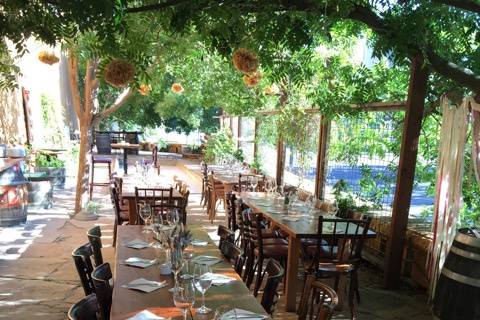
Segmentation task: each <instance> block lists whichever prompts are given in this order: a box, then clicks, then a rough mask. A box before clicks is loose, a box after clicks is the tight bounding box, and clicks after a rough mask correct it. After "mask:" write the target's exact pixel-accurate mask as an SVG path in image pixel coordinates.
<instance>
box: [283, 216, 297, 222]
mask: <svg viewBox="0 0 480 320" xmlns="http://www.w3.org/2000/svg"><path fill="white" fill-rule="evenodd" d="M282 220H285V221H290V222H296V221H298V220H300V218H296V217H284V218H282Z"/></svg>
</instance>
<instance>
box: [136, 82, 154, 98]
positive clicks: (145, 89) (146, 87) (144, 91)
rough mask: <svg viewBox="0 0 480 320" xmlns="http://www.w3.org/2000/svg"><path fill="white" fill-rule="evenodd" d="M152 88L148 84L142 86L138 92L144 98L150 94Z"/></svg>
mask: <svg viewBox="0 0 480 320" xmlns="http://www.w3.org/2000/svg"><path fill="white" fill-rule="evenodd" d="M151 89H152V88H151V87H150V86H149V85H148V84H141V85H140V87H139V88H138V92H139V93H140V94H141V95H142V96H148V94H149V93H150V90H151Z"/></svg>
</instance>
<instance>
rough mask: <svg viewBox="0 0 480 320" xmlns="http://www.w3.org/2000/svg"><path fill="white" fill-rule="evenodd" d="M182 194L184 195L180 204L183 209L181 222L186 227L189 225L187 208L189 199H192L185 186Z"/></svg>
mask: <svg viewBox="0 0 480 320" xmlns="http://www.w3.org/2000/svg"><path fill="white" fill-rule="evenodd" d="M180 193H181V195H182V201H181V203H180V204H179V205H180V207H181V213H180V220H181V221H182V223H183V224H184V225H187V207H188V199H189V197H190V190H189V189H188V188H187V187H185V186H184V187H183V188H182V189H180Z"/></svg>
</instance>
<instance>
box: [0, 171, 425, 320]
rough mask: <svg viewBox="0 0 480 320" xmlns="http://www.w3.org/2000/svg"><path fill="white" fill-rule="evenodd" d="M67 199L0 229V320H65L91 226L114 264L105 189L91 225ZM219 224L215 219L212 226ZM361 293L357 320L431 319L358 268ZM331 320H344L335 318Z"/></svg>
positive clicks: (200, 218)
mask: <svg viewBox="0 0 480 320" xmlns="http://www.w3.org/2000/svg"><path fill="white" fill-rule="evenodd" d="M132 171H133V170H132ZM96 174H97V173H96ZM174 175H177V176H179V177H180V178H182V179H184V180H186V181H188V183H189V185H190V186H191V189H192V195H191V197H190V212H189V223H191V224H203V225H208V224H209V222H208V221H207V219H206V215H205V213H204V211H203V209H202V208H201V207H200V206H199V205H198V202H199V199H200V196H199V193H200V187H199V185H198V182H196V181H192V180H190V179H188V178H187V176H186V175H185V173H184V172H183V171H182V170H181V169H180V168H179V167H174V166H170V167H167V166H164V167H163V168H162V176H163V177H164V179H165V181H172V180H173V176H174ZM73 197H74V192H73V190H72V189H67V190H62V191H59V190H56V191H55V198H54V201H55V203H54V207H53V208H52V209H51V210H37V211H31V212H29V215H28V220H27V222H26V223H25V224H23V225H20V226H17V227H10V228H0V288H1V289H0V319H49V320H55V319H66V312H67V310H68V308H69V307H70V305H71V304H72V303H74V302H75V301H76V300H78V299H80V298H81V297H82V296H83V290H82V288H81V286H80V283H79V281H78V277H77V274H76V270H75V267H74V265H73V261H72V258H71V252H72V251H73V249H74V248H75V247H77V246H79V245H81V244H83V243H85V242H86V241H87V238H86V235H85V233H86V230H87V229H88V228H90V227H91V226H93V225H100V226H101V227H102V233H103V235H104V236H103V243H104V246H105V247H106V248H105V249H104V259H105V260H106V261H113V260H114V254H113V253H114V252H113V248H112V247H111V243H112V226H113V212H112V209H111V204H110V199H109V195H108V191H107V189H106V188H96V189H95V194H94V199H95V201H98V202H100V203H101V204H102V210H101V213H100V217H99V219H98V220H96V221H77V220H71V219H69V217H68V213H69V211H70V210H71V209H72V208H73ZM222 220H223V216H222V214H220V215H219V220H218V221H217V223H218V222H220V221H222ZM215 225H216V224H215ZM215 225H214V226H212V230H215V229H216V227H215ZM361 288H362V289H361V296H362V303H361V305H360V313H359V317H358V319H360V320H377V319H392V320H394V319H395V320H400V319H408V320H412V319H415V320H422V319H431V316H430V315H429V312H428V309H427V307H426V303H425V301H426V295H425V293H424V292H422V291H418V290H414V289H411V288H403V289H402V290H398V291H385V290H382V288H381V273H380V272H379V271H378V270H376V269H373V268H369V267H365V268H363V271H362V273H361ZM277 310H278V311H277V313H276V314H275V318H276V319H296V316H295V315H294V314H292V313H285V312H284V311H283V310H284V307H283V299H280V303H279V306H278V307H277ZM335 319H348V317H347V316H346V314H345V312H341V313H338V314H337V315H336V316H335Z"/></svg>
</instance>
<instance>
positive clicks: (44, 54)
mask: <svg viewBox="0 0 480 320" xmlns="http://www.w3.org/2000/svg"><path fill="white" fill-rule="evenodd" d="M38 60H40V61H41V62H43V63H46V64H49V65H52V64H55V63H57V62H58V61H60V58H59V57H57V56H56V55H55V53H53V52H52V51H46V50H43V51H40V52H39V53H38Z"/></svg>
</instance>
